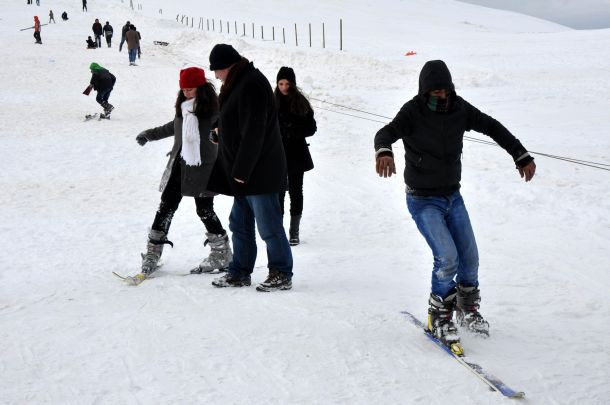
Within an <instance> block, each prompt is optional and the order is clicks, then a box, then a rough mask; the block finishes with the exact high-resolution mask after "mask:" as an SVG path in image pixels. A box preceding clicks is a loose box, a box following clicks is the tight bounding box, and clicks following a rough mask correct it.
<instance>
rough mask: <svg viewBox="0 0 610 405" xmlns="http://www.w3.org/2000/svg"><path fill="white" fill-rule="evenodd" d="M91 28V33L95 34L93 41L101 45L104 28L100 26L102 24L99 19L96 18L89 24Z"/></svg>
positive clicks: (98, 45) (99, 46)
mask: <svg viewBox="0 0 610 405" xmlns="http://www.w3.org/2000/svg"><path fill="white" fill-rule="evenodd" d="M91 29H92V30H93V35H95V43H96V44H97V47H98V48H101V47H102V34H103V33H104V29H103V27H102V24H101V23H100V20H98V19H97V18H96V19H95V22H94V23H93V25H92V26H91Z"/></svg>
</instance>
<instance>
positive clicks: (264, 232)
mask: <svg viewBox="0 0 610 405" xmlns="http://www.w3.org/2000/svg"><path fill="white" fill-rule="evenodd" d="M255 219H256V225H257V227H258V233H259V234H260V236H261V238H262V239H263V240H264V241H265V243H266V245H267V262H268V263H267V267H268V268H269V269H275V270H278V271H280V272H282V273H284V274H285V275H286V276H288V278H292V252H291V251H290V245H289V244H288V239H287V238H286V231H285V230H284V225H283V224H282V213H281V211H280V203H279V199H278V195H277V194H276V193H272V194H260V195H248V196H237V197H235V198H234V200H233V208H232V209H231V215H230V217H229V229H230V230H231V232H232V233H233V235H232V240H233V261H232V262H231V264H229V274H230V275H231V276H237V277H243V276H248V275H250V274H252V271H253V270H254V262H255V261H256V235H255V233H254V223H255Z"/></svg>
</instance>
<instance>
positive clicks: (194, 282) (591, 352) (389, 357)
mask: <svg viewBox="0 0 610 405" xmlns="http://www.w3.org/2000/svg"><path fill="white" fill-rule="evenodd" d="M89 3H90V4H89V12H88V13H83V12H82V11H80V7H79V6H80V2H75V1H68V0H57V1H53V2H52V5H47V4H45V1H44V0H42V4H43V5H42V6H41V7H37V6H35V5H26V4H25V2H19V4H15V2H11V4H4V5H3V14H2V15H1V16H0V18H1V19H2V20H1V24H0V38H2V39H3V46H2V47H0V55H2V58H3V60H4V63H3V68H2V69H1V70H0V83H1V85H0V138H1V139H0V140H1V142H0V151H1V152H2V153H1V155H2V159H1V160H0V162H1V163H0V189H1V190H2V194H0V206H1V207H2V209H1V210H0V233H1V235H2V246H1V249H2V253H0V342H2V354H1V356H0V376H1V377H0V403H6V404H38V403H54V404H83V403H87V404H88V403H112V404H128V403H129V404H130V403H209V404H212V403H213V404H227V403H231V404H232V403H240V404H241V403H243V404H251V403H256V404H259V403H260V404H262V403H278V404H293V403H295V404H310V403H318V404H327V403H341V404H370V403H388V404H391V403H396V404H405V403H423V404H428V403H438V404H441V403H442V404H444V403H469V404H470V403H472V404H488V403H499V402H500V401H501V400H502V399H501V397H499V396H498V394H497V393H492V392H490V391H489V390H488V389H487V388H486V386H485V385H483V384H482V383H481V382H480V381H478V380H476V379H475V378H474V377H473V376H472V375H470V374H469V373H467V372H466V371H465V370H464V369H463V368H461V367H460V366H459V365H458V364H457V363H455V362H453V361H451V360H450V359H448V358H447V356H445V355H444V354H442V353H440V352H439V351H438V350H437V349H435V348H434V347H433V346H432V345H431V344H430V343H429V342H428V341H427V340H426V339H424V337H423V336H422V334H421V333H420V332H419V331H417V330H415V329H414V328H413V327H412V326H411V325H410V324H409V323H408V322H407V321H406V320H405V319H404V318H403V316H402V315H401V314H400V311H401V310H404V309H408V310H409V311H411V312H413V313H416V314H421V317H422V318H423V317H424V315H425V312H426V308H427V296H428V294H429V284H430V281H429V278H430V271H431V267H432V260H431V256H430V252H429V251H428V247H427V246H426V245H425V243H424V241H423V239H422V238H421V236H420V235H419V233H418V232H417V229H416V228H415V226H414V224H413V223H412V220H411V219H410V217H409V214H408V212H407V209H406V206H405V201H404V199H405V196H404V184H403V181H402V178H401V176H397V177H395V178H392V179H389V180H388V179H379V178H378V177H377V176H376V174H375V173H374V160H373V136H374V134H375V132H376V131H377V130H378V129H379V127H381V125H383V124H382V123H380V122H373V121H367V120H363V119H358V118H355V117H352V116H347V115H343V114H339V113H337V112H347V113H349V114H354V115H360V116H363V115H364V114H361V113H360V114H359V113H356V112H353V111H345V110H341V109H340V108H338V107H335V106H332V105H329V104H324V103H322V102H320V101H316V100H314V99H323V100H327V101H330V102H333V103H337V104H341V105H348V106H351V107H353V108H357V109H361V110H365V111H369V112H372V113H376V114H379V115H382V116H389V117H392V116H394V114H395V113H396V112H397V111H398V110H399V108H400V107H401V105H402V104H403V103H404V102H406V101H407V100H408V99H410V98H411V97H412V96H413V95H414V94H415V93H416V91H417V75H418V73H419V70H420V69H421V66H422V65H423V64H424V63H425V61H427V60H429V59H436V58H441V59H444V60H445V61H446V62H447V64H448V66H449V68H450V69H451V70H452V73H453V77H454V81H455V83H456V86H457V91H458V92H459V94H461V95H462V96H464V97H465V98H466V99H468V100H469V101H471V102H472V103H473V104H474V105H475V106H478V107H479V108H480V109H482V110H483V111H485V112H487V113H490V114H491V115H493V116H494V117H495V118H497V119H499V120H500V121H501V122H503V123H504V124H505V125H506V126H507V127H508V128H509V129H510V130H511V131H512V132H513V133H514V134H515V135H516V136H517V137H518V138H519V139H520V140H521V141H522V142H523V144H524V145H525V146H526V147H527V148H528V149H530V150H533V151H538V152H545V153H551V154H557V155H564V156H571V157H575V158H580V159H585V160H590V161H598V162H604V163H606V164H608V163H610V137H609V136H608V133H609V132H610V122H609V120H608V118H607V111H608V110H609V109H610V101H609V99H608V97H607V96H606V95H607V94H608V93H609V91H610V63H609V61H610V46H609V45H610V30H595V31H574V30H570V29H567V28H565V27H562V26H559V25H556V24H552V23H549V22H545V21H541V20H538V19H535V18H531V17H526V16H522V15H518V14H515V13H509V12H503V11H497V10H490V9H487V8H481V7H477V6H473V5H467V4H463V3H459V2H454V1H450V0H440V1H435V2H429V1H424V0H413V1H408V2H407V1H395V0H380V1H377V2H375V6H370V5H367V4H368V3H367V2H363V1H355V2H354V1H319V2H318V1H314V2H312V1H301V0H299V1H294V2H279V1H271V0H261V1H258V2H256V6H252V5H251V4H252V3H251V2H245V1H238V2H230V4H226V3H229V2H225V3H213V2H206V4H205V5H199V2H195V1H191V2H187V1H184V2H181V3H180V4H181V5H180V7H181V8H182V9H178V8H177V7H176V6H175V3H174V2H171V3H170V2H167V1H162V0H151V1H148V0H147V1H144V2H142V4H143V8H144V9H143V10H142V11H141V12H134V11H132V10H130V9H129V8H128V4H129V2H124V3H123V2H119V1H116V0H114V1H108V2H105V3H104V2H93V1H90V2H89ZM208 3H209V4H208ZM288 3H289V4H290V5H287V4H288ZM49 7H52V8H53V11H54V13H55V18H56V20H57V24H55V25H48V26H44V27H43V32H42V40H43V45H42V46H40V45H34V43H33V42H34V40H33V38H32V31H31V30H29V31H19V29H20V28H25V27H27V26H30V25H32V17H33V15H38V16H40V17H41V20H42V21H43V22H46V20H47V17H46V16H47V15H48V8H49ZM159 8H163V15H160V14H159V13H158V9H159ZM172 8H173V9H172ZM64 9H65V10H66V11H67V12H68V14H69V16H70V20H69V21H68V22H62V21H61V19H60V14H61V11H63V10H64ZM179 13H181V14H187V13H189V14H192V15H193V16H194V17H195V18H198V17H199V16H202V17H205V18H207V17H209V18H222V19H225V20H236V21H240V22H241V21H243V22H249V23H251V22H256V23H257V24H262V23H265V24H276V26H277V27H280V26H282V24H285V26H286V27H291V26H292V25H293V24H294V23H299V24H304V23H307V22H311V23H315V24H318V23H321V22H323V20H326V22H327V23H328V24H329V26H328V30H329V35H330V33H331V32H333V30H336V26H332V24H336V21H337V20H338V19H339V18H343V19H344V24H345V51H343V52H339V51H338V50H337V46H336V43H335V45H333V46H331V45H329V46H328V48H327V49H321V48H320V47H319V46H318V47H312V48H311V49H310V48H309V47H298V48H297V47H295V46H294V45H282V44H280V43H278V42H277V41H276V42H272V41H261V40H260V39H258V38H257V39H255V40H252V39H251V38H240V37H237V36H235V35H233V34H229V35H222V34H219V33H212V32H205V31H201V30H197V29H191V28H188V29H187V28H186V27H184V26H182V25H180V24H177V23H176V22H175V15H176V14H179ZM95 18H99V19H100V21H101V22H105V21H110V22H111V24H112V25H113V27H114V29H115V32H119V31H120V28H121V26H122V25H123V24H124V23H125V21H126V20H130V21H131V22H133V23H134V24H135V25H136V26H137V27H138V30H139V31H140V32H141V33H142V37H143V45H142V51H143V55H142V59H141V60H140V61H138V63H139V66H137V67H130V66H128V58H127V54H126V51H125V50H124V51H123V52H122V53H119V52H118V51H117V50H118V49H117V46H118V42H119V40H120V36H119V35H118V34H117V35H115V37H114V45H113V48H110V49H108V48H105V47H104V48H102V49H99V50H86V49H85V39H86V37H87V35H90V34H91V25H92V23H93V20H94V19H95ZM302 27H305V26H304V25H302ZM257 29H258V28H257ZM269 29H270V28H269ZM303 29H305V28H303ZM154 40H162V41H168V42H170V45H169V46H168V47H160V46H154V45H153V41H154ZM219 42H228V43H231V44H233V45H234V46H235V47H236V48H237V49H238V50H239V51H240V52H241V53H242V54H243V55H244V56H246V57H248V58H249V59H250V60H253V61H254V63H255V65H256V66H257V67H258V68H259V69H261V70H262V71H263V72H264V73H265V74H266V75H267V77H268V78H269V79H270V80H271V81H272V83H274V81H275V75H276V72H277V70H278V69H279V67H280V66H284V65H286V66H292V67H294V68H295V71H296V75H297V81H298V84H299V86H301V87H302V89H303V90H304V91H305V92H306V93H307V94H309V95H310V96H311V97H312V104H313V105H314V108H315V109H316V118H317V120H318V128H319V129H318V133H317V134H316V135H315V136H314V137H312V138H311V142H310V143H311V150H312V155H313V158H314V162H315V165H316V168H315V169H314V170H313V171H311V172H308V173H307V175H306V176H305V212H304V217H303V222H302V230H301V234H302V241H303V243H302V244H301V245H300V246H297V247H295V248H294V249H293V254H294V258H295V269H294V272H295V278H294V289H293V290H292V291H290V292H286V293H274V294H261V293H257V292H256V291H255V290H254V288H245V289H235V290H225V289H223V290H218V289H215V288H213V287H212V286H211V285H210V282H211V278H210V277H209V276H188V277H181V276H180V275H181V274H183V273H185V272H187V271H188V269H189V268H190V267H191V266H193V265H194V264H196V263H198V261H199V260H200V259H201V258H202V257H203V256H204V254H207V248H205V249H204V248H203V247H202V241H203V226H202V225H201V223H200V222H199V220H198V218H197V217H196V215H195V212H194V211H195V207H194V204H193V202H192V200H190V199H185V200H184V202H183V203H182V206H181V208H180V210H179V211H178V212H177V214H176V217H175V219H174V223H173V225H172V230H171V231H170V237H171V239H172V240H173V242H174V243H175V247H174V249H167V250H166V257H165V265H164V267H163V268H162V269H161V270H160V271H159V273H158V277H156V278H155V279H154V280H150V281H147V282H145V283H144V284H142V285H141V286H139V287H137V288H130V287H127V286H124V285H123V284H122V283H121V282H120V280H118V279H116V278H115V277H113V276H112V274H111V272H112V271H117V272H120V273H135V272H136V271H137V270H138V268H139V264H140V258H139V253H140V252H141V251H142V250H143V249H144V247H145V242H146V234H147V228H148V227H149V226H150V224H151V222H152V219H153V216H154V213H155V210H156V209H157V204H158V201H159V194H158V192H157V191H156V190H157V185H158V181H159V180H160V177H161V173H162V171H163V168H164V165H165V162H166V157H165V154H166V152H168V151H169V149H170V148H171V140H166V141H159V142H153V143H149V144H147V145H146V146H145V147H143V148H142V147H140V146H138V145H137V143H136V142H135V136H136V135H137V134H138V133H139V132H140V131H142V130H144V129H147V128H150V127H153V126H158V125H162V124H164V123H166V122H168V121H169V120H171V119H172V118H173V114H172V108H173V102H174V99H175V95H176V92H177V90H178V71H179V69H180V68H182V67H184V66H191V65H193V64H200V65H202V66H203V67H204V68H206V69H207V66H208V63H207V61H208V54H209V51H210V49H211V48H212V47H213V46H214V44H216V43H219ZM409 50H414V51H416V52H417V55H416V56H412V57H406V56H404V53H405V52H406V51H409ZM93 61H95V62H97V63H99V64H101V65H102V66H104V67H107V68H108V69H110V71H111V72H113V73H114V74H115V75H116V76H117V84H116V87H115V90H114V91H113V93H112V95H111V99H110V101H111V102H112V104H114V105H115V106H116V110H115V112H114V113H113V117H112V120H110V121H101V122H98V121H90V122H82V118H83V116H84V115H85V114H86V113H91V112H96V111H98V110H99V106H97V104H96V103H95V100H94V95H93V94H92V95H91V96H89V97H86V96H84V95H82V94H81V93H82V90H83V89H84V88H85V87H86V86H87V84H88V82H89V78H90V73H89V70H88V66H89V64H90V63H91V62H93ZM208 73H209V77H210V78H211V77H213V74H212V73H211V72H208ZM216 84H217V86H218V87H219V86H220V83H216ZM329 110H332V111H329ZM373 119H375V120H379V121H385V119H383V118H380V117H373ZM469 135H475V136H478V137H479V138H481V139H484V138H485V137H484V136H482V135H478V134H469ZM400 149H401V147H400V146H398V145H397V147H396V150H397V151H398V152H400ZM398 154H400V153H398ZM398 161H399V164H400V168H401V169H402V164H403V162H402V157H400V158H399V159H398ZM536 162H537V164H538V175H537V177H536V178H535V179H534V180H533V181H532V182H531V183H528V184H525V183H523V182H522V181H521V180H520V179H519V176H518V174H517V172H516V170H515V169H514V167H513V165H512V162H511V159H510V157H509V156H508V155H507V154H506V153H505V152H504V151H503V150H501V149H500V148H495V147H491V146H487V145H483V144H479V143H471V142H466V144H465V149H464V155H463V163H464V165H463V166H464V169H463V181H462V191H463V195H464V199H465V200H466V203H467V206H468V208H469V211H470V215H471V219H472V221H473V226H474V228H475V233H476V236H477V240H478V244H479V249H480V256H481V268H480V276H481V291H482V297H483V302H482V312H483V314H484V315H485V316H486V317H487V318H488V320H489V321H490V324H491V333H492V337H491V338H490V339H488V340H479V339H474V338H472V337H469V336H464V337H463V342H464V345H465V347H466V349H467V352H468V354H469V355H470V356H472V358H473V359H475V360H477V361H479V362H480V363H481V364H483V365H484V366H485V367H486V368H487V369H489V370H490V371H491V372H492V373H494V374H497V375H498V376H499V377H502V378H503V380H504V381H505V382H507V383H508V384H509V385H511V386H513V387H514V388H516V389H519V390H523V391H525V392H526V393H527V397H528V398H529V401H530V402H531V403H536V404H539V403H540V404H602V403H605V402H606V401H607V397H608V396H609V395H610V388H608V385H607V382H608V380H610V366H609V365H608V364H610V354H609V352H610V351H609V349H608V344H607V336H609V335H610V299H609V298H608V297H609V294H608V288H609V286H610V271H609V270H610V252H609V248H608V246H609V241H610V219H609V218H608V216H609V215H608V214H609V213H610V199H609V198H608V197H609V196H610V175H609V173H608V172H607V171H602V170H596V169H592V168H588V167H584V166H577V165H573V164H569V163H566V162H561V161H557V160H551V159H548V158H545V157H537V159H536ZM230 207H231V199H230V198H227V197H222V196H220V197H218V198H217V199H216V208H217V212H218V214H219V216H220V218H221V219H222V221H223V224H224V225H225V226H227V225H228V214H229V210H230ZM259 247H260V248H261V249H260V254H259V258H258V261H257V266H259V267H258V268H257V269H256V270H255V273H254V274H253V281H254V282H259V281H261V280H263V279H264V278H265V276H266V268H265V266H266V260H265V259H266V258H265V255H264V248H263V245H262V244H259ZM604 398H606V399H604Z"/></svg>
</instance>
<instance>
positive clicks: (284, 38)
mask: <svg viewBox="0 0 610 405" xmlns="http://www.w3.org/2000/svg"><path fill="white" fill-rule="evenodd" d="M282 42H283V43H284V45H286V28H284V27H282Z"/></svg>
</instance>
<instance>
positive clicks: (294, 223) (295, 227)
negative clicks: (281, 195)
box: [288, 215, 301, 246]
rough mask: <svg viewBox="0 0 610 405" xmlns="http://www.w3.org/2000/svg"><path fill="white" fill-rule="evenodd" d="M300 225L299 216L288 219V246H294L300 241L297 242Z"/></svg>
mask: <svg viewBox="0 0 610 405" xmlns="http://www.w3.org/2000/svg"><path fill="white" fill-rule="evenodd" d="M300 223H301V216H300V215H293V216H291V217H290V229H289V230H288V234H289V236H290V239H289V243H290V246H296V245H298V244H299V243H301V241H300V240H299V224H300Z"/></svg>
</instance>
